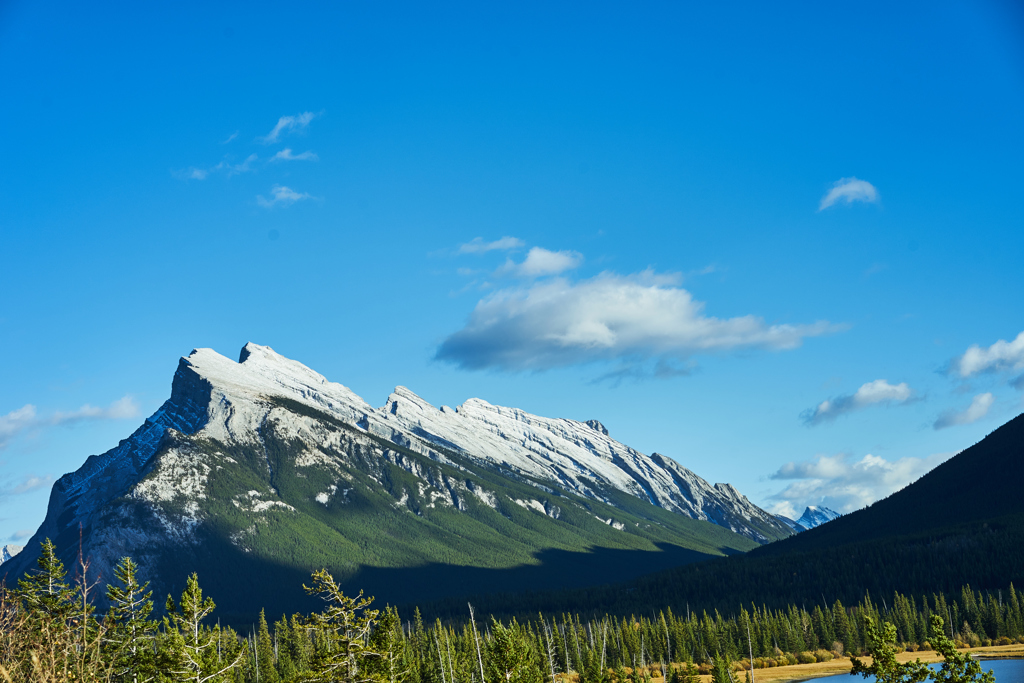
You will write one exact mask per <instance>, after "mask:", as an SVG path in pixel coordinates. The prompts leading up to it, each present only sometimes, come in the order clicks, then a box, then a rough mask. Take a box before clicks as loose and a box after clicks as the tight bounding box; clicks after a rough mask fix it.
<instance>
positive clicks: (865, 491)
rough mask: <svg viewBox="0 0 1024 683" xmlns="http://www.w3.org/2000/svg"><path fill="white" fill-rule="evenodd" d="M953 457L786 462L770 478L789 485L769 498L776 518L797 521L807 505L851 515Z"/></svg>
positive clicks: (825, 458) (826, 458)
mask: <svg viewBox="0 0 1024 683" xmlns="http://www.w3.org/2000/svg"><path fill="white" fill-rule="evenodd" d="M953 455H954V454H953V453H936V454H934V455H930V456H928V457H926V458H900V459H899V460H886V459H885V458H880V457H878V456H877V455H871V454H868V455H865V456H864V457H863V458H861V459H860V460H854V459H853V457H852V456H850V455H849V454H846V453H839V454H837V455H819V456H817V457H816V458H815V459H813V460H805V461H803V462H789V463H786V464H785V465H783V466H782V467H780V468H779V469H778V471H776V472H775V473H774V474H772V475H771V477H770V478H771V479H773V480H778V481H788V482H790V483H789V484H787V485H786V487H785V488H784V489H783V490H782V491H779V492H778V493H775V494H773V495H771V496H769V500H771V501H772V503H773V504H772V505H771V506H770V507H771V509H772V512H774V513H775V514H782V515H786V516H787V517H796V516H798V515H799V514H800V512H802V511H803V509H804V508H805V507H807V506H808V505H824V506H825V507H829V508H832V509H833V510H836V511H837V512H844V513H845V512H851V511H853V510H859V509H860V508H862V507H865V506H866V505H870V504H871V503H874V502H875V501H877V500H880V499H882V498H885V497H886V496H888V495H890V494H892V493H895V492H896V491H898V490H900V489H901V488H903V487H905V486H906V485H907V484H910V483H912V482H914V481H916V480H917V479H919V478H920V477H921V476H922V475H924V474H926V473H927V472H928V471H930V470H931V469H933V468H934V467H936V466H937V465H940V464H942V463H943V462H945V461H946V460H948V459H949V458H951V457H952V456H953Z"/></svg>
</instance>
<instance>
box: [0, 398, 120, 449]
mask: <svg viewBox="0 0 1024 683" xmlns="http://www.w3.org/2000/svg"><path fill="white" fill-rule="evenodd" d="M138 415H139V406H138V404H137V403H136V402H135V399H134V398H132V397H131V396H125V397H123V398H120V399H118V400H116V401H114V402H113V403H111V404H110V405H109V406H107V407H106V408H101V407H97V406H92V405H89V404H85V405H84V406H82V407H81V408H79V409H78V410H72V411H69V412H60V411H58V412H56V413H53V414H52V415H50V416H49V417H40V416H39V415H38V414H37V411H36V407H35V406H34V405H32V404H27V405H24V406H22V407H21V408H18V409H17V410H13V411H11V412H9V413H7V414H6V415H0V448H3V447H5V446H6V445H7V444H8V443H10V441H11V440H12V439H13V438H14V437H16V436H18V435H19V434H22V433H24V432H28V431H31V430H36V429H43V428H45V427H51V426H57V425H66V424H75V423H78V422H87V421H92V420H124V419H130V418H133V417H138Z"/></svg>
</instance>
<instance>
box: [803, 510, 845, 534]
mask: <svg viewBox="0 0 1024 683" xmlns="http://www.w3.org/2000/svg"><path fill="white" fill-rule="evenodd" d="M839 516H840V515H839V513H838V512H836V511H835V510H829V509H828V508H827V507H824V506H817V505H811V506H809V507H808V508H807V509H806V510H804V514H802V515H800V519H798V520H796V523H797V524H799V525H800V526H802V527H803V528H805V529H813V528H814V527H816V526H821V525H822V524H824V523H825V522H831V521H832V520H833V519H835V518H836V517H839Z"/></svg>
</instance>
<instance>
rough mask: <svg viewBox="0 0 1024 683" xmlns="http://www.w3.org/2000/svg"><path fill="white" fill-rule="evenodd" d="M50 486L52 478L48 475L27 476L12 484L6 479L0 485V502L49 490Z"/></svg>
mask: <svg viewBox="0 0 1024 683" xmlns="http://www.w3.org/2000/svg"><path fill="white" fill-rule="evenodd" d="M52 485H53V477H51V476H50V475H43V476H38V475H34V474H29V475H26V476H24V477H22V478H21V479H20V480H18V481H14V482H11V481H10V480H9V479H8V480H7V481H5V482H3V483H0V501H4V500H6V499H8V498H12V497H14V496H20V495H23V494H26V493H32V492H33V491H38V490H39V489H43V488H49V487H50V486H52Z"/></svg>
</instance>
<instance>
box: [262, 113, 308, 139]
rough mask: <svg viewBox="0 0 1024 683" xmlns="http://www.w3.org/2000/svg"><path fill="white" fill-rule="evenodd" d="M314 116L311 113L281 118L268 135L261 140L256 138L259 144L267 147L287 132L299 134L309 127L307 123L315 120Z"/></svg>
mask: <svg viewBox="0 0 1024 683" xmlns="http://www.w3.org/2000/svg"><path fill="white" fill-rule="evenodd" d="M316 116H317V115H316V114H314V113H313V112H311V111H306V112H302V113H301V114H296V115H295V116H282V117H281V118H279V119H278V120H277V124H276V125H275V126H274V127H273V129H271V131H270V132H269V133H267V134H266V135H264V136H263V137H261V138H258V140H259V141H260V142H262V143H263V144H265V145H269V144H272V143H275V142H277V141H278V139H279V138H280V137H281V135H282V134H284V133H288V132H292V131H295V132H301V131H304V130H306V128H308V127H309V123H310V122H311V121H312V120H313V119H315V118H316Z"/></svg>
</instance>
